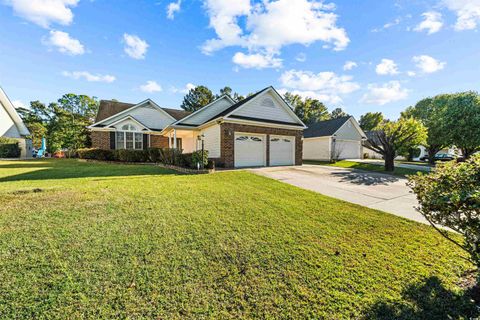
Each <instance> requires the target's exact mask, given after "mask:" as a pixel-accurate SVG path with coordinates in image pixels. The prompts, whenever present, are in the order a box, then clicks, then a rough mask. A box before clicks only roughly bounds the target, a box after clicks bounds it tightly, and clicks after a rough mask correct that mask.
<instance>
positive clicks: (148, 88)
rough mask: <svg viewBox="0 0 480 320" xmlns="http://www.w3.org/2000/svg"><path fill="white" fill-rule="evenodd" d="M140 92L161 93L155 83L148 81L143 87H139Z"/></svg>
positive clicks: (159, 86)
mask: <svg viewBox="0 0 480 320" xmlns="http://www.w3.org/2000/svg"><path fill="white" fill-rule="evenodd" d="M140 90H141V91H143V92H147V93H154V92H161V91H162V90H163V89H162V86H161V85H159V84H158V83H157V82H156V81H153V80H149V81H147V83H145V84H144V85H141V86H140Z"/></svg>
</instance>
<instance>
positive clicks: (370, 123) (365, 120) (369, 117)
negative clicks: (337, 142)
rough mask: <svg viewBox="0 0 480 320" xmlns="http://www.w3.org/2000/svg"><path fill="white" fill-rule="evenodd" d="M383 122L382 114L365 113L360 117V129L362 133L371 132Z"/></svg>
mask: <svg viewBox="0 0 480 320" xmlns="http://www.w3.org/2000/svg"><path fill="white" fill-rule="evenodd" d="M383 120H384V116H383V113H381V112H367V113H365V114H364V115H363V116H361V117H360V121H359V124H360V128H362V130H363V131H372V130H375V128H376V127H377V126H378V125H379V124H380V123H382V122H383Z"/></svg>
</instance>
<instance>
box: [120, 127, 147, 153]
mask: <svg viewBox="0 0 480 320" xmlns="http://www.w3.org/2000/svg"><path fill="white" fill-rule="evenodd" d="M118 133H123V149H119V148H118V147H117V146H118V143H117V134H118ZM127 133H131V134H133V149H127ZM137 134H140V135H141V136H142V139H141V142H142V147H141V148H140V149H137V148H136V147H135V144H136V141H135V139H136V135H137ZM143 135H144V133H143V132H141V131H125V130H118V131H115V150H143V149H144V146H143Z"/></svg>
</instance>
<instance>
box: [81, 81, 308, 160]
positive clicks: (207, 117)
mask: <svg viewBox="0 0 480 320" xmlns="http://www.w3.org/2000/svg"><path fill="white" fill-rule="evenodd" d="M305 128H306V126H305V125H304V124H303V122H302V121H301V120H300V119H299V118H298V117H297V116H296V115H295V113H294V112H293V111H292V109H291V107H290V106H289V105H288V104H287V103H286V102H285V101H284V100H283V98H282V97H281V96H280V95H279V94H278V92H277V91H276V90H275V89H274V88H273V87H268V88H265V89H263V90H261V91H259V92H257V93H256V94H254V95H252V96H250V97H248V98H246V99H244V100H242V101H240V102H235V101H234V100H232V99H231V98H230V97H229V96H226V95H224V96H221V97H219V98H218V99H216V100H215V101H213V102H212V103H210V104H209V105H207V106H205V107H203V108H202V109H200V110H197V111H196V112H193V113H188V112H185V111H181V110H176V109H166V108H161V107H159V106H158V105H157V104H156V103H154V102H153V101H151V100H146V101H143V102H141V103H139V104H127V103H121V102H116V101H104V100H102V101H101V102H100V109H99V111H98V115H97V118H96V122H95V123H94V124H93V125H91V126H90V127H89V129H90V130H91V137H92V144H93V147H96V148H102V149H145V148H148V147H170V148H179V149H182V150H183V152H184V153H190V152H193V151H196V150H201V148H202V145H203V148H204V150H208V153H209V158H211V159H214V160H216V162H217V163H218V164H220V165H223V166H225V167H229V168H233V167H236V168H238V167H260V166H279V165H301V164H302V144H303V141H302V139H303V130H304V129H305Z"/></svg>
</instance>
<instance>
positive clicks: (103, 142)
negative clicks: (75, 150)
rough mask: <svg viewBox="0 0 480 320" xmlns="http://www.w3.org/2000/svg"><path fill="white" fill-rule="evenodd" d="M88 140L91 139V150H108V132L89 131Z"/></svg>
mask: <svg viewBox="0 0 480 320" xmlns="http://www.w3.org/2000/svg"><path fill="white" fill-rule="evenodd" d="M90 138H91V139H92V148H98V149H106V150H108V149H110V132H105V131H91V132H90Z"/></svg>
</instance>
